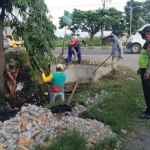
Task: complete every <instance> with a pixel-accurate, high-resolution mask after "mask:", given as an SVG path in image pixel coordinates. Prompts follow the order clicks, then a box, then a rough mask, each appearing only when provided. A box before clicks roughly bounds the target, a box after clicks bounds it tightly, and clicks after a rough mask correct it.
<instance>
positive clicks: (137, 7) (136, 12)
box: [124, 0, 146, 34]
mask: <svg viewBox="0 0 150 150" xmlns="http://www.w3.org/2000/svg"><path fill="white" fill-rule="evenodd" d="M131 5H132V22H131V23H132V24H131V31H132V34H134V33H135V32H136V31H137V30H138V29H139V28H140V27H141V26H142V25H143V24H144V23H143V22H142V21H140V20H139V17H141V18H145V17H144V16H145V13H146V12H145V6H144V3H143V2H137V1H133V0H132V4H131ZM124 9H125V25H126V31H127V33H128V34H129V32H130V1H128V2H127V3H126V6H125V8H124Z"/></svg>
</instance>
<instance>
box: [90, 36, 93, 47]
mask: <svg viewBox="0 0 150 150" xmlns="http://www.w3.org/2000/svg"><path fill="white" fill-rule="evenodd" d="M90 46H93V35H90Z"/></svg>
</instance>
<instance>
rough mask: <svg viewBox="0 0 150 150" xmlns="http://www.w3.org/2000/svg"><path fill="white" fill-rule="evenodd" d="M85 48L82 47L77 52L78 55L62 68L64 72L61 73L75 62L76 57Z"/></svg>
mask: <svg viewBox="0 0 150 150" xmlns="http://www.w3.org/2000/svg"><path fill="white" fill-rule="evenodd" d="M85 48H86V47H84V48H83V49H80V50H79V51H78V53H77V54H76V55H75V56H74V58H73V59H72V60H71V61H70V62H69V63H68V64H67V65H66V67H65V68H64V70H63V72H64V71H65V70H66V69H67V68H68V67H69V65H70V64H71V63H72V62H73V60H75V59H76V57H77V56H78V54H79V53H80V52H81V51H82V50H84V49H85Z"/></svg>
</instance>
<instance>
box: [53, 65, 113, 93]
mask: <svg viewBox="0 0 150 150" xmlns="http://www.w3.org/2000/svg"><path fill="white" fill-rule="evenodd" d="M98 66H99V65H90V64H87V65H85V64H70V65H69V66H68V67H67V69H65V71H64V73H65V74H66V76H67V80H66V88H65V91H72V89H73V87H74V85H75V82H76V80H77V79H78V78H79V77H81V80H80V82H79V85H78V89H79V88H81V87H82V88H85V87H87V86H88V84H89V83H91V82H96V81H98V79H99V78H101V77H102V76H103V75H106V74H108V73H109V72H110V71H111V66H110V65H105V66H102V67H100V68H98V70H97V71H96V72H95V74H96V75H94V74H93V72H94V70H95V69H96V68H97V67H98ZM65 67H66V65H64V68H65ZM55 71H56V64H52V65H51V72H55Z"/></svg>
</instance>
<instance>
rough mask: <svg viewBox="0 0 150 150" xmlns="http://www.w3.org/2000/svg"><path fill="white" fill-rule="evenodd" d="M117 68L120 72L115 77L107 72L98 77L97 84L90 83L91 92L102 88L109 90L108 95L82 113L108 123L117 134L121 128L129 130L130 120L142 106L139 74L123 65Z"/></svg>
mask: <svg viewBox="0 0 150 150" xmlns="http://www.w3.org/2000/svg"><path fill="white" fill-rule="evenodd" d="M119 70H120V72H121V73H120V74H119V77H118V78H117V79H115V80H113V79H110V78H109V76H110V75H109V74H108V75H106V76H104V77H102V78H101V79H100V81H99V83H97V84H99V86H98V85H97V86H95V84H94V85H92V87H91V91H92V92H97V93H99V92H100V91H101V90H104V91H107V92H109V96H107V97H106V98H105V99H104V101H103V102H99V103H98V104H97V105H93V106H92V107H91V108H90V109H89V110H88V111H86V112H84V113H83V114H82V117H84V118H91V119H97V120H99V121H102V122H103V123H106V124H108V125H110V126H111V127H112V129H113V131H114V132H115V133H118V134H119V133H120V132H121V129H125V130H131V129H132V126H131V125H132V124H133V122H132V120H133V119H134V118H135V117H138V113H139V110H140V109H142V108H144V97H143V93H142V87H141V82H140V79H139V76H137V75H136V74H135V73H134V72H133V71H131V70H130V69H126V68H124V67H121V68H120V69H119ZM99 110H101V112H100V111H99Z"/></svg>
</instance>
